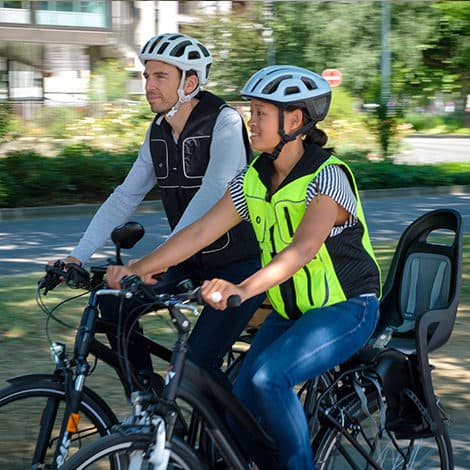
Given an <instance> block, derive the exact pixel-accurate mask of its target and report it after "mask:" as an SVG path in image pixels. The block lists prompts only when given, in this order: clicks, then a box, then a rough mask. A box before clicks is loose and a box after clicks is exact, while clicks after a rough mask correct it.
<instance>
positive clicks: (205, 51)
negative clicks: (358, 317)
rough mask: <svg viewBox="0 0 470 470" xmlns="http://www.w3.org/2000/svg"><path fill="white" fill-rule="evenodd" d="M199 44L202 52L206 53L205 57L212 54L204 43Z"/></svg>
mask: <svg viewBox="0 0 470 470" xmlns="http://www.w3.org/2000/svg"><path fill="white" fill-rule="evenodd" d="M198 46H199V49H201V51H202V53H203V54H204V57H209V56H210V53H209V51H208V50H207V49H206V48H205V47H204V46H203V45H202V44H199V43H198Z"/></svg>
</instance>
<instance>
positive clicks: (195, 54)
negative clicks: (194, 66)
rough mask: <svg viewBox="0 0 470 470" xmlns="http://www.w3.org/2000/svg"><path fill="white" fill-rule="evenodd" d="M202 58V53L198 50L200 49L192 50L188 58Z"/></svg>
mask: <svg viewBox="0 0 470 470" xmlns="http://www.w3.org/2000/svg"><path fill="white" fill-rule="evenodd" d="M200 58H201V54H200V53H199V52H198V51H191V52H190V53H189V54H188V59H190V60H191V59H200Z"/></svg>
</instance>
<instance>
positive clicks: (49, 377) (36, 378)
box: [6, 374, 119, 424]
mask: <svg viewBox="0 0 470 470" xmlns="http://www.w3.org/2000/svg"><path fill="white" fill-rule="evenodd" d="M6 381H7V382H8V383H10V384H12V385H25V384H30V383H31V384H34V386H40V385H41V383H46V384H47V383H55V384H61V385H63V384H64V377H63V376H62V375H58V374H22V375H16V376H14V377H9V378H8V379H7V380H6ZM82 393H83V395H86V396H87V397H88V398H89V399H90V400H93V401H94V402H95V403H96V404H97V405H98V406H99V407H100V408H101V409H102V410H103V411H104V412H105V413H106V414H107V416H108V417H109V418H110V419H111V420H112V422H113V423H114V424H117V423H118V422H119V420H118V418H117V417H116V415H115V413H114V411H113V410H112V409H111V408H110V406H109V405H108V404H107V403H106V402H105V401H104V400H103V398H101V397H100V396H99V395H98V394H97V393H96V392H95V391H93V390H92V389H91V388H89V387H87V386H86V385H85V386H84V387H83V390H82Z"/></svg>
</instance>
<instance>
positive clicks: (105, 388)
mask: <svg viewBox="0 0 470 470" xmlns="http://www.w3.org/2000/svg"><path fill="white" fill-rule="evenodd" d="M375 248H376V253H377V256H378V260H379V263H380V265H381V266H382V269H383V277H384V278H385V274H386V271H387V269H388V265H389V262H390V259H391V256H392V254H393V251H394V248H395V245H394V244H380V245H377V246H376V247H375ZM41 275H42V274H41V273H38V274H36V275H28V276H17V277H9V278H8V277H0V308H1V309H0V311H1V316H0V356H1V359H0V364H1V367H0V386H3V385H4V384H5V380H6V379H7V378H8V377H11V376H14V375H19V374H23V373H32V372H43V373H48V372H51V371H52V370H53V367H54V366H53V363H52V360H51V357H50V353H49V342H48V339H47V335H49V336H50V337H52V338H53V339H54V340H56V341H63V342H65V343H66V344H67V345H68V348H69V349H70V348H72V347H73V339H74V335H75V328H76V326H77V325H78V321H79V319H80V314H81V311H82V310H83V307H84V306H85V303H86V300H87V297H86V296H85V297H80V298H77V299H75V300H73V301H71V302H69V303H67V304H65V305H64V306H62V307H61V308H59V309H58V310H57V311H56V314H57V316H58V317H59V318H60V319H61V320H62V321H64V322H66V323H68V324H69V325H70V328H67V327H65V326H62V325H59V324H58V323H57V322H55V321H50V322H49V323H48V325H46V322H45V320H46V316H45V314H44V313H43V312H42V311H41V310H40V309H39V307H38V306H37V304H36V301H35V298H34V296H35V286H36V282H37V280H38V279H39V278H40V277H41ZM469 280H470V236H468V235H467V236H466V237H465V248H464V269H463V283H462V292H461V297H460V308H459V312H458V315H457V320H456V324H455V328H454V332H453V335H452V337H451V339H450V341H449V342H448V343H447V344H446V345H445V346H443V347H442V348H441V349H439V350H438V351H436V352H435V353H434V354H433V361H432V362H433V363H434V364H435V365H436V371H435V372H434V381H435V384H436V389H437V394H438V395H439V397H440V398H441V401H442V403H443V404H444V405H445V406H446V408H447V409H448V411H449V412H450V414H451V418H452V419H454V420H456V421H458V420H461V419H465V417H464V415H465V413H462V411H465V410H467V409H468V406H470V392H469V390H470V376H469V373H468V369H469V368H470V352H469V349H468V347H467V345H468V343H469V340H470V283H469ZM79 293H80V292H79V291H76V290H70V289H68V288H65V287H63V288H57V289H56V290H54V291H52V292H50V293H49V294H48V295H47V296H46V297H45V301H46V303H47V304H48V305H49V306H50V307H52V306H54V305H55V304H57V303H58V302H59V301H61V300H63V299H64V298H67V297H70V296H72V295H76V294H79ZM144 325H145V327H144V328H145V331H146V333H147V334H148V335H150V336H152V337H156V338H159V340H160V341H161V342H162V343H163V344H166V345H170V346H171V345H172V344H173V340H174V338H175V333H174V332H173V329H172V327H171V326H170V322H169V320H168V317H167V316H166V315H155V314H151V315H147V316H146V317H145V320H144ZM46 328H47V329H46ZM164 367H165V366H164V364H155V368H156V369H158V370H163V368H164ZM87 384H88V385H89V386H90V387H92V388H93V389H94V390H96V391H97V392H98V393H99V394H100V395H102V396H104V397H106V401H107V402H108V403H109V404H110V405H111V406H112V407H113V409H114V410H115V411H116V412H117V414H118V415H119V414H121V413H124V414H125V413H127V412H128V407H127V404H126V403H125V400H124V397H123V393H122V389H121V386H120V384H119V382H118V381H117V379H116V377H115V376H114V374H113V373H112V371H111V370H110V369H109V368H108V367H107V366H105V365H102V364H101V365H100V364H98V366H97V368H96V370H95V372H94V373H93V375H92V376H91V377H90V378H89V379H88V381H87Z"/></svg>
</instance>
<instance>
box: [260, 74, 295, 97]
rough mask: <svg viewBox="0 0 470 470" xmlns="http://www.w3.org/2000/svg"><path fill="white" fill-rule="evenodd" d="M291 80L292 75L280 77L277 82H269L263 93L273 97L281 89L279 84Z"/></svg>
mask: <svg viewBox="0 0 470 470" xmlns="http://www.w3.org/2000/svg"><path fill="white" fill-rule="evenodd" d="M289 78H292V75H282V76H280V77H277V78H276V79H275V80H273V81H271V82H269V83H268V84H267V85H266V86H265V87H264V88H263V91H262V93H266V94H267V95H272V94H273V93H275V92H276V91H277V89H278V88H279V84H280V83H281V82H283V81H284V80H287V79H289Z"/></svg>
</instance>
